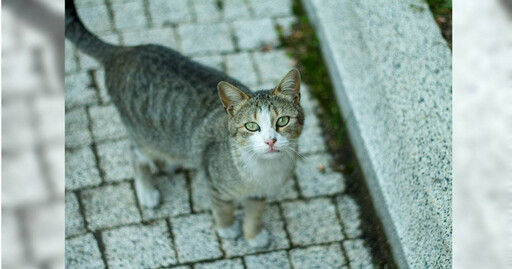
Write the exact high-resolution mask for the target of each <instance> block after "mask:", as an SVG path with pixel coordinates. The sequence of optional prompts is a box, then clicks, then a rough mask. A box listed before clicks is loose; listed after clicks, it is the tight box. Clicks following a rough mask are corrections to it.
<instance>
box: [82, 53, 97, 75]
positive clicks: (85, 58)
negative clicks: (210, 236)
mask: <svg viewBox="0 0 512 269" xmlns="http://www.w3.org/2000/svg"><path fill="white" fill-rule="evenodd" d="M78 63H80V69H81V70H82V71H88V70H96V69H99V68H100V67H101V64H100V62H98V61H97V60H96V59H94V58H93V57H91V56H89V55H87V54H85V53H83V52H81V51H79V52H78Z"/></svg>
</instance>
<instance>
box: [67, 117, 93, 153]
mask: <svg viewBox="0 0 512 269" xmlns="http://www.w3.org/2000/svg"><path fill="white" fill-rule="evenodd" d="M91 143H92V135H91V132H89V120H88V119H87V112H86V111H85V108H77V109H73V110H70V111H68V112H66V147H69V148H75V147H80V146H85V145H89V144H91Z"/></svg>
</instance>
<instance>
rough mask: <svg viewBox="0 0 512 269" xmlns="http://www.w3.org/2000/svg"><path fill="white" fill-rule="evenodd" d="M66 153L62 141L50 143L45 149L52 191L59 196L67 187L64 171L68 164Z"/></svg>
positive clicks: (44, 153)
mask: <svg viewBox="0 0 512 269" xmlns="http://www.w3.org/2000/svg"><path fill="white" fill-rule="evenodd" d="M61 141H62V140H61ZM65 155H66V154H65V149H64V145H63V144H61V143H59V144H57V143H55V144H52V145H49V146H47V147H46V148H45V149H44V151H43V156H44V164H45V165H46V167H47V173H48V177H49V180H50V184H51V187H52V191H53V194H54V195H58V196H63V195H64V190H65V188H66V177H65V173H63V172H64V170H65V166H66V164H65Z"/></svg>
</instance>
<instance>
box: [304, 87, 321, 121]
mask: <svg viewBox="0 0 512 269" xmlns="http://www.w3.org/2000/svg"><path fill="white" fill-rule="evenodd" d="M300 105H301V106H302V109H304V113H305V116H306V118H309V117H308V116H309V115H311V114H314V115H315V116H316V110H317V108H318V107H319V106H318V101H317V100H316V99H314V98H313V97H312V96H311V90H310V89H309V86H308V85H306V84H303V83H302V84H301V86H300Z"/></svg>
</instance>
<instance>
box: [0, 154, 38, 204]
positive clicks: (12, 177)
mask: <svg viewBox="0 0 512 269" xmlns="http://www.w3.org/2000/svg"><path fill="white" fill-rule="evenodd" d="M2 167H3V169H2V207H5V208H12V207H18V206H22V205H26V204H37V203H41V202H42V201H44V200H46V198H47V197H48V193H47V192H46V185H45V183H44V179H43V177H42V173H41V170H40V169H39V163H38V161H37V157H36V155H35V153H34V152H33V151H24V152H20V153H19V154H17V155H9V156H3V158H2Z"/></svg>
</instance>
